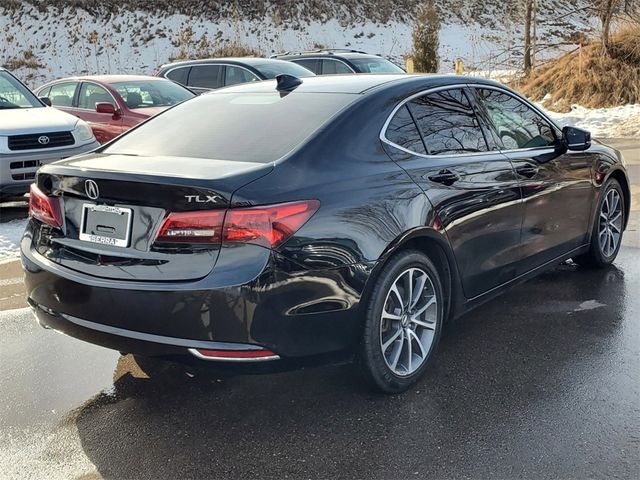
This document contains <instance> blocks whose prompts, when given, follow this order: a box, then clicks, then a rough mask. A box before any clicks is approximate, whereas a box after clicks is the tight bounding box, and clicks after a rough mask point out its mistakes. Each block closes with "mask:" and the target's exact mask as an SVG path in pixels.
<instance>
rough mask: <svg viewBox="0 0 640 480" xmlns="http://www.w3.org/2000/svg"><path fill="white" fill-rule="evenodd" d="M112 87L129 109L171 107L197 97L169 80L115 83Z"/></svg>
mask: <svg viewBox="0 0 640 480" xmlns="http://www.w3.org/2000/svg"><path fill="white" fill-rule="evenodd" d="M111 86H112V87H113V88H115V89H116V91H117V92H118V93H119V94H120V96H121V97H122V99H123V100H124V101H125V102H126V103H127V106H128V107H129V108H150V107H170V106H171V105H175V104H176V103H180V102H184V101H185V100H188V99H190V98H193V97H195V94H193V93H191V92H190V91H189V90H187V89H186V88H184V87H182V86H180V85H177V84H175V83H173V82H171V81H169V80H143V81H129V82H115V83H112V84H111Z"/></svg>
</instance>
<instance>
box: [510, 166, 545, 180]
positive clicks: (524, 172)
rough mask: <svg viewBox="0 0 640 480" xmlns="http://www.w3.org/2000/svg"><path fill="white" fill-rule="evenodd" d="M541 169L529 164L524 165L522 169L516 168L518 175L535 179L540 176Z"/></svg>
mask: <svg viewBox="0 0 640 480" xmlns="http://www.w3.org/2000/svg"><path fill="white" fill-rule="evenodd" d="M539 170H540V169H539V168H538V167H536V166H535V165H531V164H530V163H527V164H526V165H522V166H521V167H518V168H516V173H517V174H518V175H520V176H521V177H526V178H533V177H535V176H536V175H537V174H538V171H539Z"/></svg>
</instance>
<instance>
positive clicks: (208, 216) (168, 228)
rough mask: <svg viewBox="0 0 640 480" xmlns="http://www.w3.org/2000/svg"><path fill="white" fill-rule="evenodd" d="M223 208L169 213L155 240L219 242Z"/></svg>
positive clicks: (164, 241)
mask: <svg viewBox="0 0 640 480" xmlns="http://www.w3.org/2000/svg"><path fill="white" fill-rule="evenodd" d="M224 213H225V211H224V210H208V211H203V212H179V213H170V214H169V216H168V217H167V218H165V220H164V223H163V224H162V227H160V231H159V232H158V236H157V237H156V242H160V243H220V239H221V238H222V237H221V235H222V222H223V221H224Z"/></svg>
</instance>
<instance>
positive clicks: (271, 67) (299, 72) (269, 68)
mask: <svg viewBox="0 0 640 480" xmlns="http://www.w3.org/2000/svg"><path fill="white" fill-rule="evenodd" d="M253 68H255V69H256V70H258V71H259V72H260V73H262V75H264V76H265V78H269V79H271V78H276V76H278V75H282V74H286V75H293V76H294V77H298V78H304V77H313V76H314V75H315V74H314V73H313V72H312V71H311V70H307V69H306V68H304V67H302V66H300V65H298V64H296V63H293V62H285V61H278V62H269V63H260V64H255V65H253Z"/></svg>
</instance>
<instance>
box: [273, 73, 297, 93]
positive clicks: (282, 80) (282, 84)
mask: <svg viewBox="0 0 640 480" xmlns="http://www.w3.org/2000/svg"><path fill="white" fill-rule="evenodd" d="M276 81H277V82H278V84H277V85H276V90H277V91H279V92H280V95H281V96H285V95H287V94H289V93H291V92H293V91H294V90H295V89H296V88H298V87H299V86H300V85H302V80H300V79H299V78H298V77H295V76H293V75H287V74H285V73H283V74H281V75H277V76H276Z"/></svg>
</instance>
